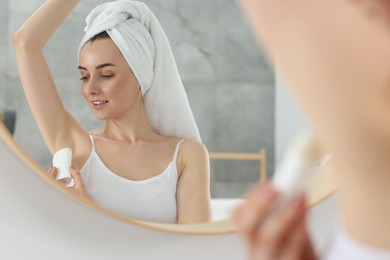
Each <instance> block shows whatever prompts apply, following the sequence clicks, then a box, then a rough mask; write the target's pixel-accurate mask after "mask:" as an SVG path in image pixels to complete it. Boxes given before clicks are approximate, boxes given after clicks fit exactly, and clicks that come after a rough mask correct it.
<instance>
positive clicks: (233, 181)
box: [0, 0, 276, 198]
mask: <svg viewBox="0 0 390 260" xmlns="http://www.w3.org/2000/svg"><path fill="white" fill-rule="evenodd" d="M43 2H44V0H2V1H0V86H1V87H0V109H4V108H7V109H14V110H16V112H17V122H16V130H15V139H16V141H17V142H18V143H19V144H21V145H22V146H23V147H24V148H25V149H26V151H27V152H28V153H29V154H30V155H31V156H32V157H33V158H34V159H35V160H37V161H38V162H39V163H40V164H41V165H42V166H43V167H44V168H46V169H48V168H49V167H50V166H51V159H52V157H51V155H50V154H49V152H48V150H47V148H46V146H45V145H44V143H43V140H42V138H41V136H40V134H39V131H38V128H37V126H36V124H35V121H34V120H33V118H32V115H31V112H30V110H29V108H28V106H27V102H26V99H25V97H24V95H23V91H22V87H21V85H20V81H19V77H18V72H17V67H16V63H15V54H14V50H13V46H12V35H13V33H14V32H15V31H16V30H17V29H18V28H19V27H20V26H21V25H22V23H23V22H24V21H25V20H26V19H27V18H28V16H29V15H31V14H32V13H33V12H34V11H35V10H36V9H38V8H39V6H40V5H41V4H42V3H43ZM103 2H105V0H99V1H98V0H88V1H86V0H83V1H80V4H79V6H78V7H77V8H76V10H75V11H74V12H73V13H72V14H71V15H70V16H69V17H68V18H67V20H66V22H65V23H64V24H63V25H62V26H61V27H60V29H59V30H58V31H57V32H56V34H55V35H54V37H53V38H52V39H51V40H50V41H49V43H48V44H47V46H46V47H45V49H44V52H45V54H46V58H47V60H48V63H49V66H50V68H51V70H52V73H53V76H54V78H55V81H56V83H57V88H58V90H59V92H60V95H61V97H62V99H63V102H64V104H65V106H66V107H67V109H68V110H69V111H70V112H71V113H72V114H73V115H74V116H75V117H76V118H77V119H78V120H79V121H80V122H82V124H83V125H84V127H85V128H86V129H88V130H91V129H93V128H96V127H98V126H100V125H101V124H102V122H99V121H97V120H96V119H94V117H93V115H92V112H91V111H90V109H89V108H88V106H87V105H86V102H85V101H84V99H83V98H82V96H81V92H80V81H79V73H78V70H77V65H78V64H77V59H76V51H77V48H78V46H79V42H80V40H81V37H82V35H83V28H84V19H85V17H86V16H87V14H88V13H89V12H90V11H91V10H92V8H93V7H95V6H97V5H98V4H100V3H103ZM142 2H145V3H146V4H147V5H148V6H149V7H150V9H151V10H152V11H153V12H154V13H155V15H156V17H157V18H158V19H159V21H160V23H161V25H162V27H163V28H164V30H165V32H166V34H167V37H168V39H169V41H170V43H171V47H172V50H173V54H174V56H175V58H176V62H177V66H178V69H179V72H180V75H181V77H182V80H183V84H184V87H185V89H186V91H187V94H188V98H189V101H190V104H191V107H192V110H193V113H194V116H195V119H196V121H197V123H198V127H199V130H200V133H201V136H202V139H203V142H204V144H205V145H206V146H207V148H208V150H209V152H239V153H257V152H258V151H259V149H260V148H265V149H266V152H267V173H268V175H269V176H270V175H271V174H272V172H273V170H274V158H275V155H274V154H275V146H276V145H275V93H276V88H275V75H274V72H273V70H272V68H270V66H269V65H268V64H267V63H266V61H265V58H264V56H263V53H262V52H261V50H260V49H259V48H258V46H257V44H256V42H255V40H254V38H253V36H252V34H251V32H250V31H249V28H248V27H247V25H246V23H245V19H244V18H243V17H242V15H241V12H240V10H239V7H238V5H237V2H236V1H235V0H209V1H197V0H167V1H160V0H145V1H142ZM258 179H259V162H257V161H211V194H212V197H213V198H235V197H240V196H242V195H244V194H245V193H246V191H247V190H248V188H249V187H251V186H252V185H253V184H254V183H255V182H256V181H257V180H258Z"/></svg>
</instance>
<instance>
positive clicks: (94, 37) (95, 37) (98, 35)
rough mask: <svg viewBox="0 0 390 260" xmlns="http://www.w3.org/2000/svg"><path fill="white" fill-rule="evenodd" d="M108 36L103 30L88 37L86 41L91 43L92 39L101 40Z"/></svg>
mask: <svg viewBox="0 0 390 260" xmlns="http://www.w3.org/2000/svg"><path fill="white" fill-rule="evenodd" d="M108 38H110V35H108V33H107V31H103V32H101V33H99V34H96V35H95V36H93V37H92V38H91V39H89V40H88V41H89V42H90V43H93V42H94V41H96V40H101V39H108Z"/></svg>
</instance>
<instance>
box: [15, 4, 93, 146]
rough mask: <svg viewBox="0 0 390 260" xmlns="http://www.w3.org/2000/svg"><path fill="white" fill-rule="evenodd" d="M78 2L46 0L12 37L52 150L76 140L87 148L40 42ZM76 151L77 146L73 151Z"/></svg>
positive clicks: (21, 71)
mask: <svg viewBox="0 0 390 260" xmlns="http://www.w3.org/2000/svg"><path fill="white" fill-rule="evenodd" d="M78 2H79V0H47V1H46V2H45V3H44V4H43V5H42V6H41V7H40V8H39V9H38V10H37V11H36V12H35V13H34V14H33V15H32V16H31V17H30V18H29V19H28V20H27V21H26V22H25V23H24V24H23V26H22V27H21V28H20V29H19V30H18V31H17V32H16V33H15V34H14V37H13V42H14V46H15V51H16V61H17V65H18V69H19V74H20V79H21V82H22V85H23V89H24V92H25V95H26V98H27V101H28V103H29V106H30V108H31V111H32V113H33V116H34V118H35V120H36V122H37V124H38V127H39V130H40V132H41V134H42V137H43V139H44V141H45V143H46V145H47V147H48V148H49V150H50V152H51V153H54V152H55V151H57V150H58V149H60V148H62V147H65V146H67V147H71V148H73V149H74V148H75V147H74V144H75V143H77V144H78V147H82V148H81V149H89V148H90V147H89V145H90V144H89V138H88V135H87V132H86V131H85V130H84V129H83V128H82V127H81V126H80V125H79V124H78V123H77V122H76V120H75V119H74V118H73V117H72V116H71V115H70V114H69V113H68V112H67V110H66V109H65V107H64V106H63V103H62V101H61V99H60V97H59V94H58V91H57V89H56V87H55V83H54V80H53V77H52V75H51V73H50V70H49V68H48V65H47V62H46V60H45V57H44V55H43V52H42V48H43V46H44V45H45V44H46V42H47V41H48V40H49V38H50V37H51V36H52V34H53V33H54V32H55V31H56V29H57V28H58V27H59V26H60V25H61V23H62V22H63V21H64V19H65V18H66V17H67V16H68V14H69V13H70V12H71V11H72V10H73V8H74V7H75V6H76V5H77V4H78ZM59 51H60V50H59ZM84 144H85V145H84ZM79 152H81V151H80V150H79V148H78V150H77V151H76V154H77V153H79Z"/></svg>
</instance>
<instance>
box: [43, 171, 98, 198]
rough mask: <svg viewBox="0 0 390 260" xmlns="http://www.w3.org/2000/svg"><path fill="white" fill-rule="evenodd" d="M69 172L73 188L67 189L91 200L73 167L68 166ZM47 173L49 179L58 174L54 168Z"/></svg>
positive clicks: (78, 173)
mask: <svg viewBox="0 0 390 260" xmlns="http://www.w3.org/2000/svg"><path fill="white" fill-rule="evenodd" d="M69 171H70V175H71V176H72V178H73V181H74V185H73V187H69V188H70V189H72V190H73V191H74V192H75V193H76V194H77V195H78V196H80V197H82V198H85V199H89V200H91V198H90V196H89V194H88V192H87V189H86V188H85V185H84V182H83V180H82V179H81V176H80V172H79V171H78V170H77V169H76V168H75V167H74V166H73V165H72V166H70V168H69ZM48 173H49V176H50V177H52V178H54V179H55V178H56V177H57V173H58V171H57V168H56V167H52V168H50V169H49V171H48Z"/></svg>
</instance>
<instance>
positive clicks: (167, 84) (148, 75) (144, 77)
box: [78, 0, 201, 141]
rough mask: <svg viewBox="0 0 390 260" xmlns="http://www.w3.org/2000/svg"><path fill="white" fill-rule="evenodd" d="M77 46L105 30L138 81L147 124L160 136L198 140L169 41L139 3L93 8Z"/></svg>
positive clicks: (121, 0)
mask: <svg viewBox="0 0 390 260" xmlns="http://www.w3.org/2000/svg"><path fill="white" fill-rule="evenodd" d="M84 31H85V35H84V37H83V39H82V41H81V44H80V47H79V51H78V55H79V56H80V51H81V49H82V47H83V46H84V45H85V44H86V43H87V41H88V40H90V39H91V38H92V37H94V36H95V35H97V34H99V33H101V32H104V31H106V32H107V33H108V35H109V36H110V38H111V39H112V40H113V42H114V43H115V44H116V46H117V47H118V48H119V50H120V51H121V53H122V55H123V56H124V58H125V59H126V61H127V63H128V64H129V66H130V68H131V70H132V71H133V73H134V75H135V77H136V78H137V80H138V82H139V84H140V87H141V90H142V96H143V101H144V105H145V110H146V115H147V118H148V122H149V124H150V125H151V126H152V127H153V129H154V130H155V131H157V132H158V133H159V134H162V135H165V136H174V137H178V138H182V139H194V140H198V141H201V138H200V135H199V131H198V127H197V125H196V123H195V119H194V116H193V114H192V111H191V108H190V105H189V102H188V98H187V94H186V92H185V89H184V86H183V83H182V81H181V78H180V75H179V72H178V70H177V66H176V62H175V59H174V57H173V54H172V50H171V47H170V45H169V41H168V39H167V37H166V35H165V33H164V31H163V29H162V27H161V25H160V23H159V21H158V20H157V18H156V17H155V16H154V14H153V13H152V11H151V10H150V9H149V8H148V7H147V6H146V5H145V4H144V3H142V2H138V1H130V0H119V1H114V2H107V3H104V4H101V5H99V6H97V7H96V8H95V9H93V10H92V11H91V13H90V14H89V15H88V16H87V18H86V27H85V28H84Z"/></svg>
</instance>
